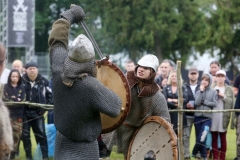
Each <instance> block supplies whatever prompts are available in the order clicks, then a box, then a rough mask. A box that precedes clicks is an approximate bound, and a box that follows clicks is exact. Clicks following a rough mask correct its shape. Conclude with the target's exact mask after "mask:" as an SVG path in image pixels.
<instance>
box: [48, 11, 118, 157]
mask: <svg viewBox="0 0 240 160" xmlns="http://www.w3.org/2000/svg"><path fill="white" fill-rule="evenodd" d="M84 16H85V14H84V11H83V9H82V8H81V7H80V6H73V7H71V9H69V10H67V11H65V12H63V13H62V14H61V15H60V17H61V18H60V19H58V20H57V21H56V22H54V24H53V26H52V31H51V33H50V37H49V41H48V44H49V46H50V63H51V67H52V77H53V92H54V93H53V94H54V123H55V125H56V128H57V136H56V142H55V152H54V159H57V160H65V159H78V160H79V159H80V160H86V159H94V160H96V159H98V156H99V151H98V144H97V137H98V136H99V135H100V133H101V130H102V127H101V117H100V112H101V113H104V114H106V115H108V116H110V117H116V116H118V115H119V113H120V108H121V100H120V98H119V97H118V96H117V95H116V94H115V93H114V92H112V91H111V90H109V89H107V88H106V87H105V86H103V85H102V84H101V83H100V82H99V81H98V80H97V79H96V73H97V72H96V64H95V53H94V48H93V46H92V43H91V42H90V40H89V39H88V38H87V37H86V36H85V35H83V34H80V35H79V36H78V37H77V38H76V39H75V40H74V41H73V43H72V45H71V46H70V49H69V51H68V34H69V30H70V26H71V24H74V23H79V22H80V21H81V20H83V18H84Z"/></svg>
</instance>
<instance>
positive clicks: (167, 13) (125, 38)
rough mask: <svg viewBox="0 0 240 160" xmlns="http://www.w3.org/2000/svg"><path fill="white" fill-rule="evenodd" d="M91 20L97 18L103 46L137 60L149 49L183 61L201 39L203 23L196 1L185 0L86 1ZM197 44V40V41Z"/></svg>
mask: <svg viewBox="0 0 240 160" xmlns="http://www.w3.org/2000/svg"><path fill="white" fill-rule="evenodd" d="M84 3H85V4H86V8H84V9H85V10H88V11H89V15H90V20H94V19H97V17H100V19H101V24H102V28H101V29H100V30H101V33H99V34H102V35H104V37H102V38H103V39H105V40H104V41H103V42H102V45H103V46H102V47H106V48H108V49H110V48H112V49H111V51H109V52H110V53H117V52H125V53H127V54H129V55H130V57H131V58H132V59H135V60H136V59H139V57H141V56H142V55H143V54H144V53H146V52H150V53H154V54H156V55H157V56H158V58H159V59H160V60H162V59H163V58H171V59H173V60H174V61H176V60H177V59H182V61H183V64H185V62H186V60H187V57H188V56H189V55H190V54H192V53H193V52H192V47H193V45H194V43H196V42H198V41H199V40H201V38H202V36H204V35H203V34H202V32H199V31H200V30H203V29H204V28H205V24H204V23H202V22H201V19H202V18H204V16H203V13H202V12H200V11H199V10H198V8H199V6H198V4H197V3H196V2H194V1H193V2H191V1H186V0H179V1H174V0H161V1H159V0H151V1H146V0H131V1H130V0H119V1H110V0H108V1H97V2H91V1H87V0H85V1H84ZM196 44H197V43H196Z"/></svg>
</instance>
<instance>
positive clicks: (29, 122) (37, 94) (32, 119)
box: [22, 62, 52, 160]
mask: <svg viewBox="0 0 240 160" xmlns="http://www.w3.org/2000/svg"><path fill="white" fill-rule="evenodd" d="M26 69H27V72H26V74H24V75H23V76H22V78H23V86H24V88H25V92H26V101H29V102H33V103H42V104H52V93H51V90H50V89H49V82H48V80H47V79H45V78H44V77H42V75H41V74H39V73H38V67H37V64H36V63H35V62H29V63H27V64H26ZM44 113H45V110H44V109H40V108H36V107H31V106H26V107H25V112H24V117H23V121H24V123H23V134H22V140H23V145H24V150H25V152H26V157H27V159H28V160H31V159H32V151H31V138H30V128H31V127H32V130H33V132H34V134H35V138H36V141H37V144H38V143H39V144H40V148H41V150H42V157H43V159H44V160H46V159H48V145H47V137H46V133H45V125H44V117H43V115H44Z"/></svg>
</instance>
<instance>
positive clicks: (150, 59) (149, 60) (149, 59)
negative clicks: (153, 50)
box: [138, 54, 159, 72]
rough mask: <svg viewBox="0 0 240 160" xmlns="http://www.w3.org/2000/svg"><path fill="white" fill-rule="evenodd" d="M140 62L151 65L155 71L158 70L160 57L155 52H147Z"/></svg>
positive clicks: (140, 63) (142, 64) (147, 65)
mask: <svg viewBox="0 0 240 160" xmlns="http://www.w3.org/2000/svg"><path fill="white" fill-rule="evenodd" d="M138 64H139V65H140V66H143V67H150V68H152V69H153V70H154V71H155V72H157V69H158V66H159V61H158V58H157V57H156V56H155V55H153V54H147V55H145V56H143V57H142V58H141V59H140V60H139V61H138Z"/></svg>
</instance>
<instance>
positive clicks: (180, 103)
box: [177, 61, 184, 160]
mask: <svg viewBox="0 0 240 160" xmlns="http://www.w3.org/2000/svg"><path fill="white" fill-rule="evenodd" d="M177 84H178V109H179V110H182V107H183V93H182V79H181V61H177ZM178 149H179V151H178V152H179V160H184V149H183V112H178Z"/></svg>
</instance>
